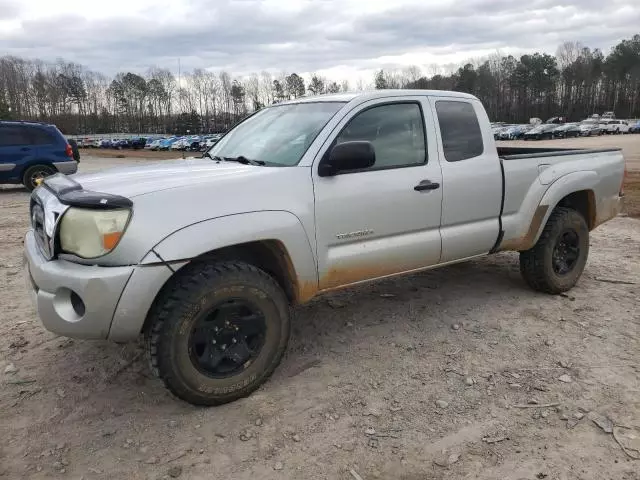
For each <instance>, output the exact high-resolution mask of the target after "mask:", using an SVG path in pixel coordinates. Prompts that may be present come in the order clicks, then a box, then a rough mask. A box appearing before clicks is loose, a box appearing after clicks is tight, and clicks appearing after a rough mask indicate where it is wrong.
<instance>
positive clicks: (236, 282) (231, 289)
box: [145, 261, 291, 406]
mask: <svg viewBox="0 0 640 480" xmlns="http://www.w3.org/2000/svg"><path fill="white" fill-rule="evenodd" d="M160 295H161V296H160V298H159V299H158V300H157V301H156V302H155V304H154V306H153V308H152V310H151V312H150V317H149V320H150V322H149V325H148V327H147V328H146V331H145V344H146V350H147V355H148V359H149V363H150V366H151V369H152V371H153V373H154V374H155V375H156V376H158V377H160V378H161V379H162V381H163V382H164V384H165V386H166V387H167V388H168V389H169V390H170V391H171V392H172V393H173V394H174V395H176V396H177V397H178V398H180V399H182V400H185V401H186V402H189V403H191V404H194V405H205V406H211V405H221V404H224V403H228V402H232V401H234V400H237V399H239V398H242V397H246V396H248V395H249V394H251V393H252V392H253V391H254V390H256V389H257V388H258V387H259V386H260V385H262V384H263V383H264V382H265V381H266V380H267V379H268V378H269V376H270V375H271V374H272V373H273V371H274V370H275V369H276V367H277V366H278V364H279V363H280V360H281V359H282V355H283V353H284V351H285V349H286V347H287V343H288V341H289V333H290V317H291V314H290V308H289V304H288V302H287V297H286V295H285V293H284V292H283V290H282V288H280V286H279V285H278V284H277V283H276V281H275V280H274V279H273V278H272V277H271V276H270V275H268V274H267V273H265V272H264V271H262V270H260V269H258V268H256V267H254V266H253V265H249V264H247V263H243V262H238V261H232V262H220V263H212V264H195V265H188V266H186V267H184V271H179V272H178V273H177V274H176V278H175V279H172V280H171V283H170V284H169V285H168V286H167V287H166V288H165V289H163V291H162V293H161V294H160ZM227 298H241V299H245V298H246V299H248V300H249V301H251V302H253V303H254V304H256V305H259V307H260V308H261V310H262V313H263V315H264V319H265V324H266V334H265V340H264V345H263V346H262V349H261V350H260V352H259V354H258V356H257V358H255V360H254V361H253V362H252V363H251V364H250V365H248V366H246V368H245V369H244V370H243V371H241V372H239V373H238V374H236V375H234V376H231V377H227V378H211V377H210V376H208V375H205V374H204V373H202V372H201V371H200V370H198V369H197V368H196V366H195V365H194V364H193V363H192V361H191V357H190V354H189V338H190V332H191V330H192V327H193V325H194V324H195V322H196V321H197V318H198V314H199V313H201V311H202V312H204V311H206V309H207V307H209V308H211V306H212V305H214V304H216V302H218V303H219V302H220V301H225V299H227Z"/></svg>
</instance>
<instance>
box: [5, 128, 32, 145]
mask: <svg viewBox="0 0 640 480" xmlns="http://www.w3.org/2000/svg"><path fill="white" fill-rule="evenodd" d="M30 144H31V140H30V139H29V136H28V135H27V130H26V129H25V128H21V127H13V126H6V127H0V147H15V146H20V145H30Z"/></svg>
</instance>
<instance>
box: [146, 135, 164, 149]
mask: <svg viewBox="0 0 640 480" xmlns="http://www.w3.org/2000/svg"><path fill="white" fill-rule="evenodd" d="M164 141H165V139H164V138H157V139H155V140H153V141H152V142H151V143H147V144H146V145H145V146H144V148H148V149H149V150H154V151H155V150H159V149H160V145H161V144H162V142H164Z"/></svg>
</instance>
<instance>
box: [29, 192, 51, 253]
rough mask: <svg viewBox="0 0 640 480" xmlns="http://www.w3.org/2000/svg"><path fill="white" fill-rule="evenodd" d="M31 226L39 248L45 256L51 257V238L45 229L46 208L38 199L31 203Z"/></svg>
mask: <svg viewBox="0 0 640 480" xmlns="http://www.w3.org/2000/svg"><path fill="white" fill-rule="evenodd" d="M31 228H33V233H34V235H35V237H36V243H37V244H38V248H40V251H41V252H42V253H43V254H44V256H45V257H47V258H51V239H50V238H49V236H48V235H47V232H46V230H45V216H44V209H43V208H42V205H40V204H39V203H38V202H37V201H34V202H32V205H31Z"/></svg>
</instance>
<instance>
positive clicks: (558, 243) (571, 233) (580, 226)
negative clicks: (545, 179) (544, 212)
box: [520, 207, 589, 294]
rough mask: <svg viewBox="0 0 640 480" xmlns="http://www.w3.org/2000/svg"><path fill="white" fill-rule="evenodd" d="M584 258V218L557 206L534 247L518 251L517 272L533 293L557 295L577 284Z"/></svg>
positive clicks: (586, 242)
mask: <svg viewBox="0 0 640 480" xmlns="http://www.w3.org/2000/svg"><path fill="white" fill-rule="evenodd" d="M588 256H589V228H588V226H587V222H586V221H585V219H584V217H583V216H582V215H581V214H580V213H578V212H576V211H575V210H572V209H570V208H564V207H558V208H556V209H555V210H554V211H553V212H552V213H551V216H550V217H549V220H548V221H547V224H546V225H545V227H544V230H543V232H542V235H540V238H539V240H538V242H537V243H536V244H535V246H534V247H533V248H531V249H530V250H526V251H524V252H520V273H521V274H522V276H523V277H524V279H525V281H526V282H527V284H528V285H529V286H530V287H531V288H533V289H534V290H538V291H540V292H545V293H551V294H559V293H562V292H566V291H567V290H570V289H571V288H573V286H574V285H575V284H576V283H577V281H578V279H579V278H580V275H582V272H583V270H584V267H585V265H586V263H587V257H588Z"/></svg>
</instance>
